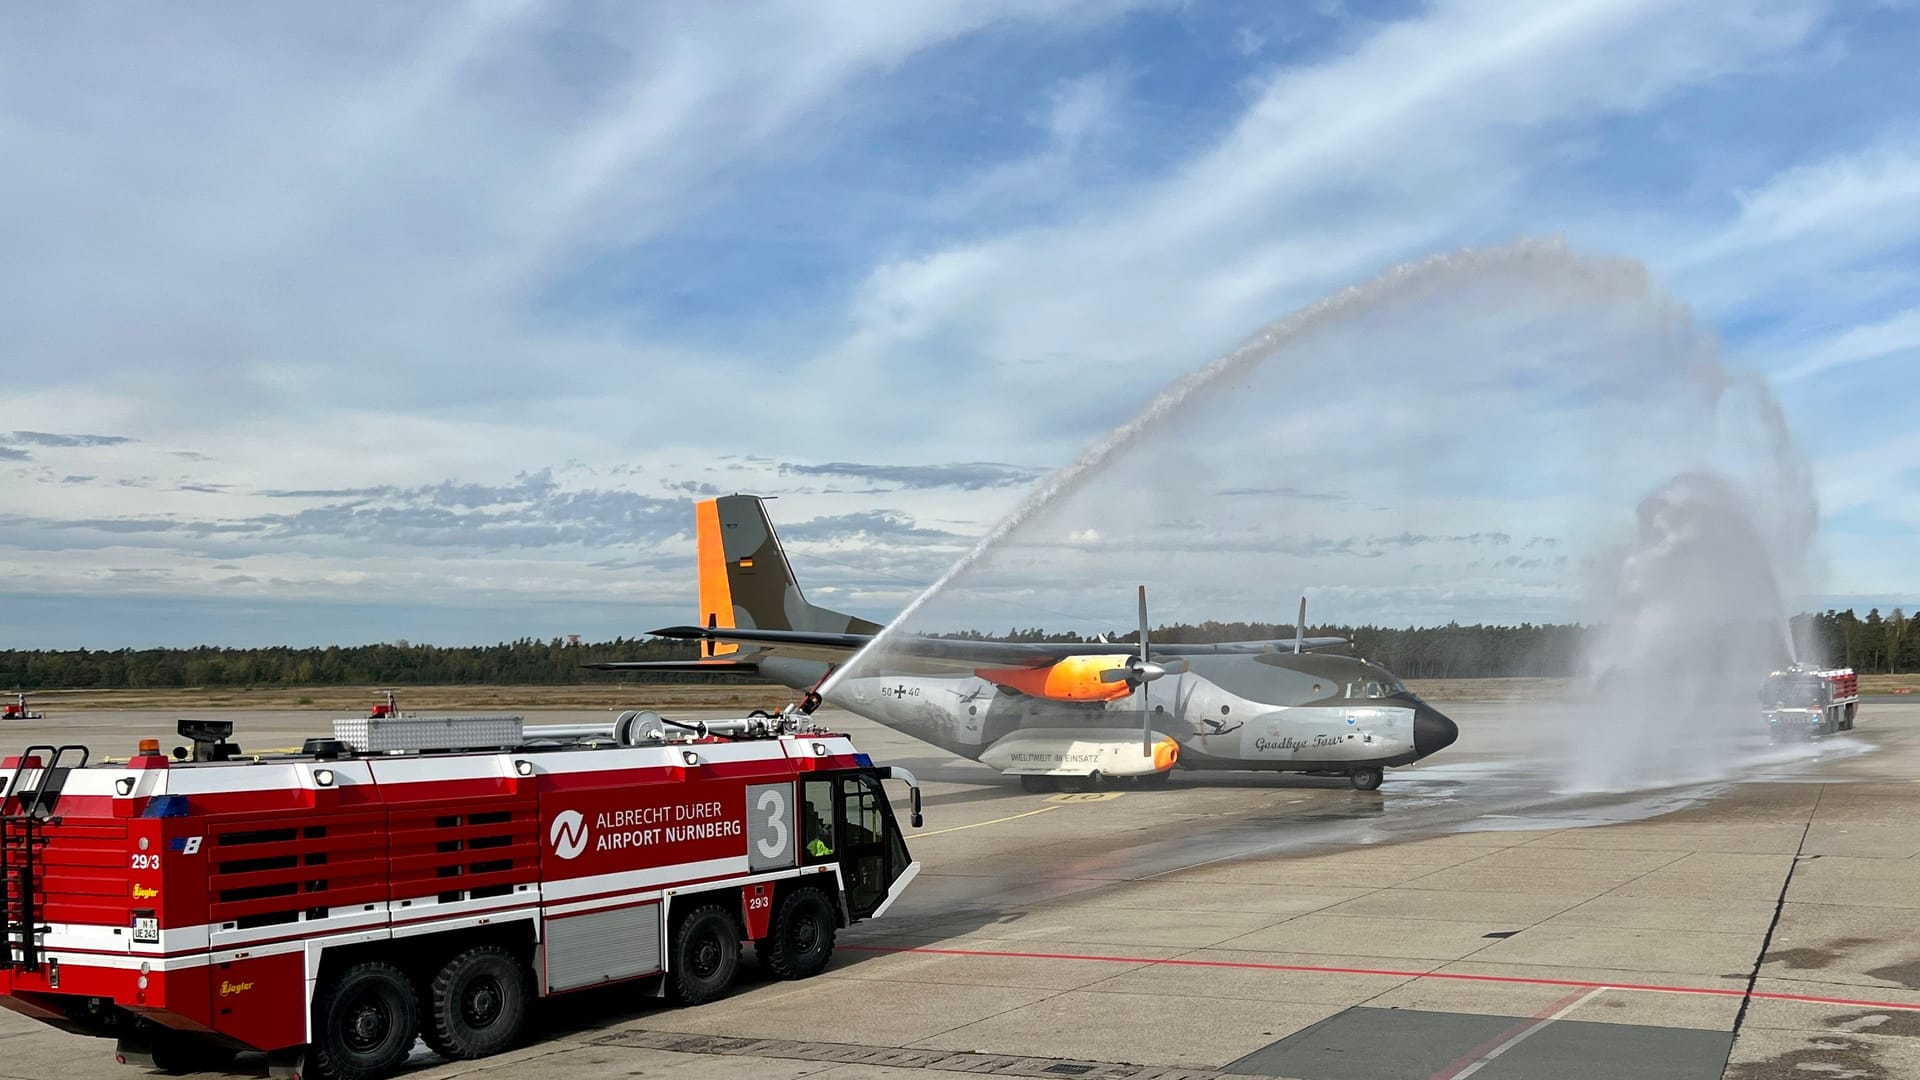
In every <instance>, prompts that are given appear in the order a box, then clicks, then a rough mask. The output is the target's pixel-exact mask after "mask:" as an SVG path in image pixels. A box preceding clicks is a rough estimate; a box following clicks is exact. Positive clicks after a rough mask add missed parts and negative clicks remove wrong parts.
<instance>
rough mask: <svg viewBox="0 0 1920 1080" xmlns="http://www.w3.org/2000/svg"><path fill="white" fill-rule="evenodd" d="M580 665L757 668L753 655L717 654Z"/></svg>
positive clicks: (608, 668) (657, 668)
mask: <svg viewBox="0 0 1920 1080" xmlns="http://www.w3.org/2000/svg"><path fill="white" fill-rule="evenodd" d="M580 666H581V667H583V668H590V669H592V670H594V671H713V672H720V673H723V674H724V673H726V672H729V671H739V672H751V671H753V670H755V668H756V664H755V662H754V657H752V656H749V657H745V658H738V657H732V656H716V657H708V658H705V659H701V660H603V661H601V662H600V663H597V664H581V665H580Z"/></svg>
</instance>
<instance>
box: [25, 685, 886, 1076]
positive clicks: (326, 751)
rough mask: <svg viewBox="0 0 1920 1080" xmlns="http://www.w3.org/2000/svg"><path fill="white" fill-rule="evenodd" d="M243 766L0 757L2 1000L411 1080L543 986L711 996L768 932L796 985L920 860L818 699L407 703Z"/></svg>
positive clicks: (65, 1018)
mask: <svg viewBox="0 0 1920 1080" xmlns="http://www.w3.org/2000/svg"><path fill="white" fill-rule="evenodd" d="M334 728H335V732H334V737H332V738H318V739H309V740H307V742H306V744H305V746H304V747H303V748H302V749H301V752H299V753H297V754H284V755H277V756H276V755H263V756H259V757H252V756H249V757H244V758H243V757H241V756H239V753H238V747H236V746H234V745H233V744H232V743H231V742H229V741H228V739H229V736H231V735H232V733H233V725H232V724H231V723H227V722H208V721H193V720H184V721H181V722H180V724H179V731H180V735H181V736H182V738H183V739H186V740H188V741H190V742H191V744H192V745H191V748H189V747H187V746H180V747H176V748H175V749H174V750H173V753H172V755H171V757H169V756H168V755H166V754H163V753H161V752H160V744H159V742H158V741H157V740H153V739H143V740H141V741H140V743H139V747H138V751H137V752H136V753H135V754H133V755H132V756H131V757H130V758H128V759H126V760H124V761H120V762H114V761H103V762H93V761H90V753H89V751H88V749H87V748H85V747H80V746H59V747H55V746H34V747H28V748H27V749H26V750H24V751H22V752H21V753H20V754H18V755H17V756H13V757H8V758H6V759H5V760H4V763H0V775H4V776H5V778H6V787H5V788H4V802H3V803H0V884H3V885H4V898H3V901H4V908H5V939H4V955H0V1005H4V1006H5V1007H7V1008H9V1009H12V1010H13V1011H15V1012H17V1013H21V1014H24V1015H26V1016H29V1017H33V1018H35V1019H38V1020H42V1021H44V1022H46V1023H48V1024H51V1025H53V1026H55V1027H59V1028H62V1029H65V1030H67V1031H71V1032H77V1033H81V1034H86V1035H94V1036H102V1037H107V1038H112V1039H114V1040H115V1041H116V1045H117V1056H118V1058H119V1060H121V1061H123V1062H130V1063H137V1064H143V1065H148V1066H150V1067H158V1068H162V1069H169V1070H188V1069H193V1068H208V1067H214V1068H217V1067H220V1066H222V1065H223V1064H225V1063H226V1062H228V1061H230V1060H231V1059H232V1058H233V1057H234V1056H235V1055H236V1054H237V1053H239V1052H241V1051H243V1050H249V1049H251V1050H256V1051H267V1052H268V1055H267V1056H268V1067H269V1070H270V1071H271V1072H272V1073H273V1074H274V1075H276V1076H280V1077H303V1076H304V1077H309V1078H327V1080H368V1078H374V1077H380V1076H385V1075H389V1074H391V1073H392V1072H393V1071H394V1070H396V1069H397V1068H398V1067H399V1066H400V1065H401V1064H402V1063H403V1062H404V1061H405V1060H406V1058H407V1055H408V1053H409V1051H410V1050H411V1048H412V1047H413V1044H414V1042H415V1039H416V1037H419V1038H422V1039H424V1040H425V1041H426V1043H427V1044H428V1045H429V1046H431V1047H432V1048H433V1049H434V1050H435V1051H437V1052H438V1053H440V1054H442V1055H445V1056H447V1057H451V1058H477V1057H482V1056H485V1055H488V1054H492V1053H495V1052H497V1051H499V1050H501V1049H502V1048H504V1047H506V1046H508V1045H509V1044H511V1043H512V1042H514V1041H515V1039H516V1037H517V1036H518V1035H519V1034H520V1033H521V1029H522V1026H523V1023H524V1021H525V1018H526V1016H527V1011H528V1006H529V1002H530V1000H531V999H532V998H534V997H545V996H549V995H554V994H564V993H568V992H571V991H578V990H583V989H587V988H590V987H597V986H604V985H607V984H609V983H615V982H621V981H624V980H639V981H641V985H642V986H643V987H645V988H647V989H649V990H650V991H651V992H652V993H653V994H655V995H657V996H665V997H670V998H672V999H673V1000H675V1001H678V1002H680V1003H683V1004H699V1003H702V1002H706V1001H709V1000H712V999H714V998H716V997H719V996H721V995H723V994H725V993H726V992H727V991H728V990H729V988H730V987H731V985H732V984H733V982H734V979H735V975H736V972H737V970H738V967H739V964H740V960H741V946H742V943H743V942H748V941H751V942H752V943H753V945H754V947H755V950H756V953H757V955H758V960H759V963H760V966H761V967H762V968H763V969H764V970H765V971H766V972H768V973H770V974H771V975H773V976H775V977H777V978H787V979H793V978H805V977H807V976H810V975H813V974H815V973H817V972H819V971H820V970H822V969H823V968H824V967H825V966H826V964H827V962H828V960H829V958H830V957H831V955H832V952H833V946H834V936H835V933H836V931H837V929H838V928H840V927H843V926H847V925H849V924H851V923H854V922H857V921H859V920H862V919H870V918H874V917H877V916H879V915H881V914H883V913H884V912H885V911H886V910H887V909H888V907H889V906H890V905H891V904H892V903H893V902H894V901H895V900H896V899H897V898H898V897H899V896H900V895H901V891H902V890H903V889H904V888H905V887H906V886H907V884H908V883H909V882H910V881H911V880H912V879H913V877H914V875H915V874H917V873H918V871H919V864H918V863H917V862H915V861H913V859H912V857H911V856H910V855H909V854H908V852H907V847H906V843H905V840H904V838H903V836H902V830H901V829H900V827H899V826H898V825H897V824H896V821H895V818H894V814H893V811H892V808H891V805H890V803H889V802H888V799H887V796H886V793H885V791H884V790H883V789H882V781H884V780H887V779H897V780H901V781H903V782H905V784H906V785H907V794H908V795H909V799H910V801H909V806H910V808H911V813H910V815H909V816H910V820H911V822H912V824H913V825H914V826H915V827H918V826H919V824H920V820H921V815H920V789H919V785H918V783H917V781H915V779H914V778H913V777H912V776H911V775H910V774H908V773H907V772H905V771H904V770H901V769H898V768H889V767H886V766H876V765H874V764H873V763H872V762H871V761H870V760H869V759H868V757H867V755H865V754H863V753H860V752H858V751H856V750H855V749H854V746H853V743H852V742H851V741H850V740H849V739H847V738H846V737H845V736H843V735H837V734H833V733H830V732H827V731H823V730H819V729H817V728H815V727H814V726H813V722H812V721H811V719H810V718H808V717H806V716H804V715H803V714H801V713H799V712H796V711H789V712H788V713H784V714H780V715H777V716H772V717H759V716H756V717H754V718H751V719H746V720H738V721H718V722H694V723H690V724H677V723H675V722H673V721H664V720H661V719H660V718H658V717H657V716H655V715H654V714H651V713H628V714H624V715H623V716H622V717H621V718H620V721H619V723H618V724H617V725H615V727H614V729H613V730H608V729H606V728H559V727H550V728H523V727H522V725H521V723H520V720H519V718H517V717H421V716H414V715H411V714H407V715H395V716H387V717H363V718H357V719H353V720H341V721H336V722H335V725H334Z"/></svg>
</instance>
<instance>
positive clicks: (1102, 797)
mask: <svg viewBox="0 0 1920 1080" xmlns="http://www.w3.org/2000/svg"><path fill="white" fill-rule="evenodd" d="M1125 794H1126V792H1124V791H1068V792H1063V793H1061V794H1059V795H1049V796H1047V801H1048V802H1053V803H1067V802H1105V801H1107V800H1108V799H1117V798H1119V797H1120V796H1122V795H1125Z"/></svg>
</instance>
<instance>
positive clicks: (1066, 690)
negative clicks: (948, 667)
mask: <svg viewBox="0 0 1920 1080" xmlns="http://www.w3.org/2000/svg"><path fill="white" fill-rule="evenodd" d="M1132 658H1133V657H1132V655H1131V654H1129V653H1116V654H1113V655H1109V656H1069V657H1067V658H1065V659H1064V660H1057V661H1055V662H1053V663H1052V664H1049V665H1048V666H1046V667H1040V668H994V669H991V670H988V669H982V670H979V671H976V672H974V674H976V675H978V676H980V677H981V678H983V679H986V680H987V681H989V682H992V683H997V684H999V685H1001V686H1010V687H1012V688H1013V689H1015V690H1018V691H1020V692H1021V693H1023V694H1030V695H1032V696H1034V697H1040V698H1048V699H1051V700H1053V701H1114V700H1117V699H1119V698H1123V697H1126V696H1127V695H1128V694H1131V693H1133V687H1132V686H1131V685H1129V684H1128V683H1127V681H1126V680H1125V679H1119V680H1116V681H1114V682H1101V681H1100V673H1101V672H1103V671H1111V670H1113V669H1114V668H1122V667H1126V666H1127V661H1128V660H1130V659H1132Z"/></svg>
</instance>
